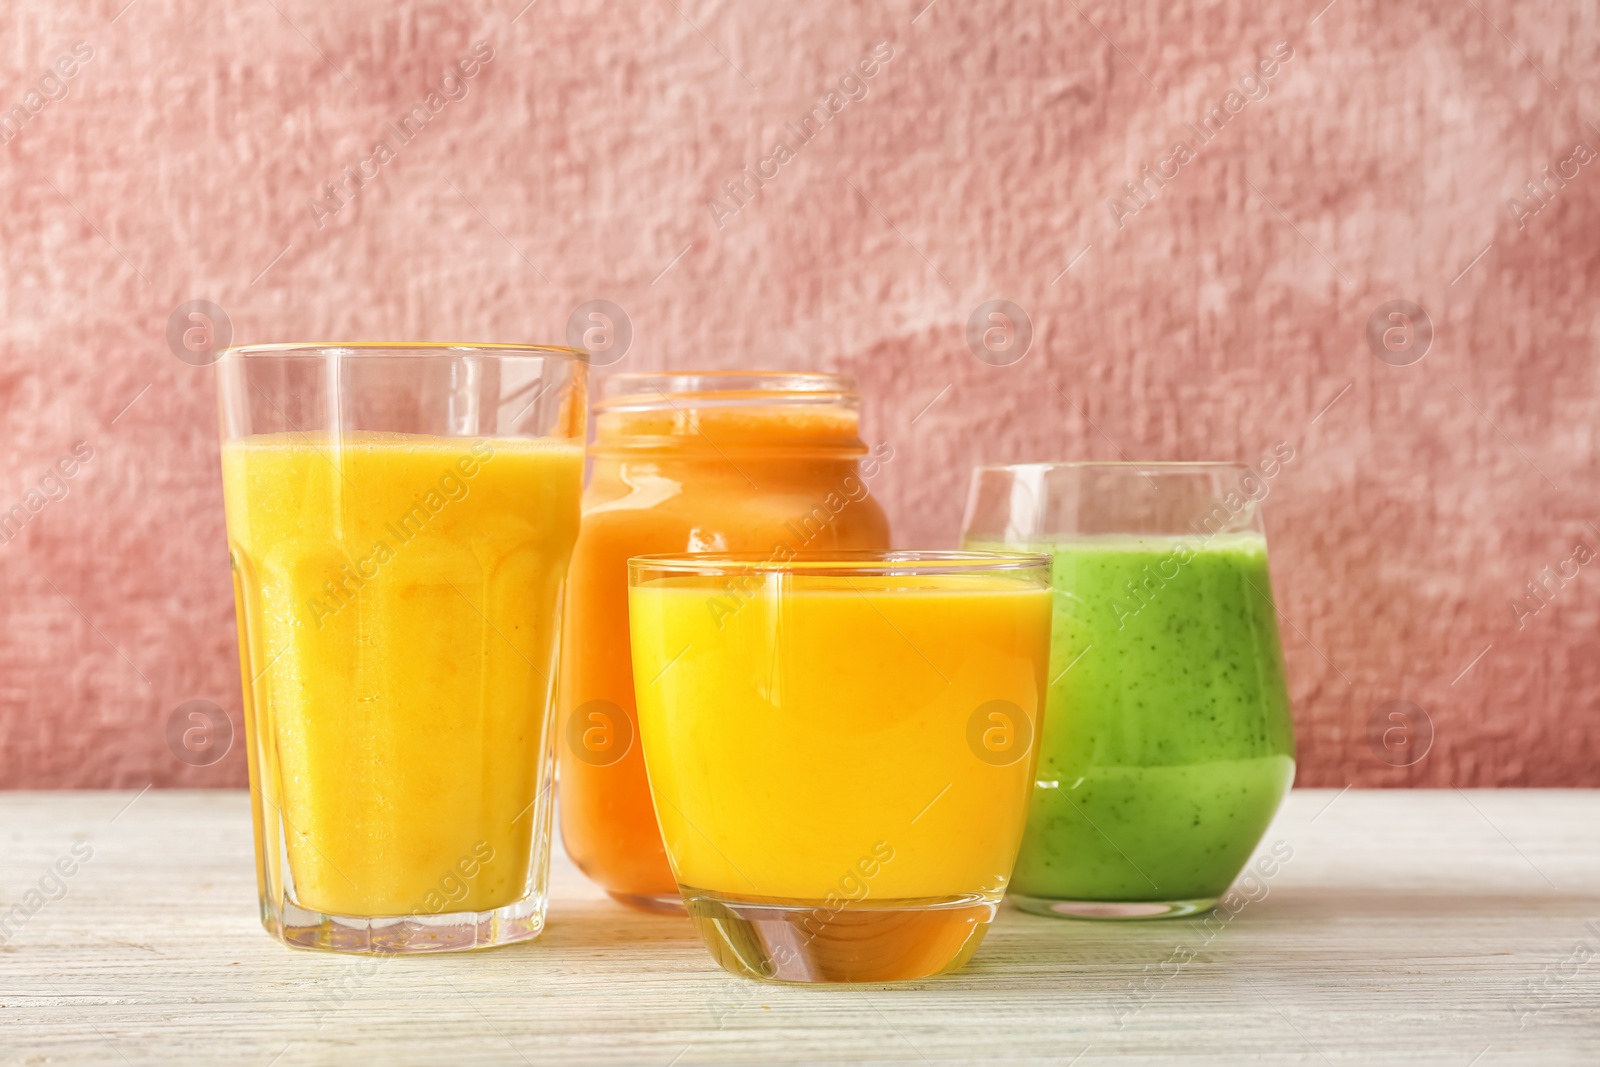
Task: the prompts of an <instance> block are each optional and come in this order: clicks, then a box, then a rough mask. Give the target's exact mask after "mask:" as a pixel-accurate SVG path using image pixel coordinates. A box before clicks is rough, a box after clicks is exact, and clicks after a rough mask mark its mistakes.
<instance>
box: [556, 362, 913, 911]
mask: <svg viewBox="0 0 1600 1067" xmlns="http://www.w3.org/2000/svg"><path fill="white" fill-rule="evenodd" d="M595 416H596V418H595V427H596V438H595V442H594V445H593V446H592V448H591V455H592V457H593V459H594V468H593V474H592V477H591V480H590V483H589V487H588V489H587V490H586V491H585V492H584V496H583V521H582V525H581V527H580V529H579V532H578V543H577V546H576V548H575V549H574V550H573V556H572V566H571V569H570V571H569V577H568V589H567V594H566V609H565V616H564V620H563V630H562V640H561V670H560V672H559V682H558V684H559V696H558V700H557V715H558V716H559V721H558V730H559V733H558V735H557V736H558V739H557V744H556V748H557V752H558V758H559V761H560V768H561V785H560V789H561V802H560V811H561V836H562V839H563V841H564V842H565V844H566V848H567V852H568V854H569V855H571V857H572V859H573V861H574V862H575V863H577V865H578V867H579V868H580V869H581V870H582V871H583V872H584V873H585V874H587V875H588V876H589V877H590V878H592V879H593V880H594V881H596V882H598V883H599V884H600V885H601V886H602V887H603V888H604V889H605V890H606V891H607V892H608V893H610V894H611V895H612V896H613V897H615V898H616V899H617V900H619V901H622V902H623V903H625V904H630V905H632V906H635V907H640V908H646V909H650V910H669V911H677V912H681V911H682V910H683V905H682V902H681V898H680V897H679V895H678V886H677V882H676V881H675V880H674V879H673V876H672V870H671V868H670V867H669V866H668V865H667V857H666V852H665V850H664V849H663V848H662V844H661V832H660V829H659V828H658V826H657V823H656V813H655V807H654V804H653V802H652V800H651V796H650V786H649V782H648V781H647V779H646V777H645V768H644V757H643V754H642V752H641V750H640V745H639V739H638V737H639V729H638V715H637V711H636V709H635V704H634V678H633V663H632V654H631V649H630V645H629V639H628V558H629V557H630V556H637V555H642V554H645V553H660V552H764V553H771V554H772V555H774V556H775V557H777V558H780V559H781V558H787V556H788V555H793V554H797V553H800V552H819V551H833V550H857V549H859V550H881V549H887V548H888V547H889V523H888V520H887V519H886V518H885V516H884V513H883V509H882V508H880V507H879V506H878V503H877V501H876V500H874V499H873V497H872V495H871V492H870V490H869V483H870V481H871V480H872V478H873V477H875V476H876V475H877V474H878V472H879V470H880V468H881V466H882V465H883V463H885V462H887V461H888V460H890V459H892V458H893V455H894V452H893V449H891V448H889V446H888V445H887V444H881V445H879V446H878V447H877V448H875V449H871V450H869V449H868V448H867V446H866V445H865V444H864V443H863V442H862V440H861V436H860V427H859V398H858V396H857V394H856V391H855V384H854V382H853V381H852V380H851V379H849V378H846V377H843V376H839V375H832V374H784V373H730V374H721V373H718V374H619V375H613V376H612V377H611V378H609V379H608V380H607V381H606V382H605V384H604V385H603V386H602V389H601V399H600V400H599V401H598V402H597V403H596V404H595ZM729 586H730V588H729V589H728V590H727V594H726V596H725V597H722V598H708V600H707V604H706V611H707V612H708V618H713V619H714V618H716V617H720V615H719V613H720V614H721V615H725V614H728V613H731V612H733V611H735V610H737V609H738V608H739V607H740V606H741V603H742V599H743V597H744V596H745V595H746V594H745V593H744V591H743V590H742V589H740V588H739V587H738V586H737V585H735V584H734V583H732V582H730V583H729ZM642 681H643V682H645V683H648V682H649V681H650V679H648V678H647V679H643V680H642Z"/></svg>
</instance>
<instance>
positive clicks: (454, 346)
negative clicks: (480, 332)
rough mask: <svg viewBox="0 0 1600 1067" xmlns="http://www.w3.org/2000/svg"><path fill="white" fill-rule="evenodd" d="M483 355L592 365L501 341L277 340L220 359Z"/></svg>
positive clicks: (567, 354) (578, 353)
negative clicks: (525, 357)
mask: <svg viewBox="0 0 1600 1067" xmlns="http://www.w3.org/2000/svg"><path fill="white" fill-rule="evenodd" d="M473 352H482V353H486V354H490V355H496V356H528V357H539V358H550V359H570V360H574V361H576V362H580V363H588V362H589V359H590V357H589V353H588V352H586V351H584V350H583V349H581V348H567V347H565V346H563V345H536V344H515V343H507V342H501V341H485V342H478V341H275V342H271V343H269V344H259V345H233V346H231V347H228V348H224V349H222V350H221V351H220V352H219V353H218V354H217V358H218V360H222V359H252V358H259V357H267V356H277V357H279V358H283V357H295V356H303V357H308V358H322V357H326V356H330V355H347V356H356V357H362V356H365V357H369V358H370V357H374V356H401V357H420V356H439V355H446V354H461V353H473Z"/></svg>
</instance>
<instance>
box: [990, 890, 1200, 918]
mask: <svg viewBox="0 0 1600 1067" xmlns="http://www.w3.org/2000/svg"><path fill="white" fill-rule="evenodd" d="M1006 899H1008V900H1010V901H1011V903H1012V905H1013V906H1014V907H1016V908H1017V909H1018V910H1020V911H1026V912H1029V913H1031V914H1033V915H1049V916H1052V917H1053V918H1058V919H1102V920H1107V919H1109V920H1112V921H1118V920H1124V921H1125V920H1129V919H1133V920H1138V919H1181V918H1182V917H1183V916H1185V915H1198V914H1199V913H1201V912H1203V911H1210V910H1211V909H1212V908H1214V907H1216V906H1217V898H1216V897H1195V898H1194V899H1192V900H1053V899H1051V898H1049V897H1030V896H1024V895H1023V894H1021V893H1012V894H1011V895H1010V896H1009V897H1007V898H1006Z"/></svg>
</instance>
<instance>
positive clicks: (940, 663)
mask: <svg viewBox="0 0 1600 1067" xmlns="http://www.w3.org/2000/svg"><path fill="white" fill-rule="evenodd" d="M629 579H630V596H629V614H630V621H631V629H632V639H633V666H634V671H633V677H634V685H635V690H636V695H637V698H638V707H639V736H640V741H641V743H642V745H643V748H644V758H645V768H646V771H647V773H648V776H649V780H650V787H651V792H652V794H653V796H654V799H655V808H656V816H657V819H658V821H659V822H660V826H661V832H662V839H663V841H664V842H665V844H666V850H667V858H668V860H669V862H670V863H671V866H672V871H673V875H674V877H675V878H676V880H677V883H678V887H679V890H680V892H681V893H682V895H683V900H684V905H685V907H686V908H687V909H688V912H689V916H690V918H691V919H692V920H693V921H694V923H695V924H696V926H697V928H698V929H699V931H700V935H701V937H702V938H703V939H704V941H705V943H706V945H707V947H708V948H709V949H710V950H711V953H712V955H713V956H714V957H716V959H717V961H718V962H719V963H720V964H721V965H722V966H723V967H725V968H727V969H728V970H730V971H733V972H735V973H737V974H743V975H746V976H749V977H754V978H761V979H767V980H773V981H780V982H890V981H900V980H909V979H917V978H924V977H927V976H929V975H933V974H938V973H940V972H943V971H949V970H954V969H955V968H958V967H960V966H961V965H962V964H964V963H965V962H966V961H967V960H968V959H969V958H970V957H971V955H972V953H973V952H974V951H975V950H976V949H977V947H978V944H979V942H980V941H981V940H982V939H983V935H984V932H985V931H986V929H987V928H988V925H989V923H990V921H991V920H992V919H993V917H994V914H995V909H996V906H997V905H998V903H999V901H1000V899H1001V897H1002V895H1003V894H1004V893H1005V889H1006V883H1007V882H1008V880H1009V879H1010V876H1011V868H1012V865H1013V863H1014V861H1015V859H1016V852H1017V846H1018V843H1019V842H1020V841H1021V838H1022V827H1023V823H1024V821H1025V819H1026V816H1027V805H1028V796H1029V794H1030V792H1031V790H1032V787H1033V780H1034V761H1035V751H1036V748H1035V745H1034V744H1033V739H1034V737H1035V736H1036V734H1037V729H1036V727H1037V723H1038V716H1039V713H1040V711H1041V709H1042V708H1043V706H1044V692H1045V667H1046V663H1047V660H1048V658H1049V636H1050V592H1049V558H1048V557H1047V556H1039V555H1029V554H1023V553H963V552H860V553H853V552H844V553H836V554H835V553H830V554H828V555H826V556H809V555H795V554H793V553H791V552H789V551H788V550H784V549H781V548H780V550H779V551H777V552H775V553H774V554H773V555H772V556H770V557H769V556H761V555H727V554H699V555H697V554H686V555H673V556H642V557H641V556H636V557H634V558H633V559H632V560H630V561H629Z"/></svg>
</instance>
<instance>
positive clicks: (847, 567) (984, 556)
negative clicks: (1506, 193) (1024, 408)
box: [628, 549, 1051, 578]
mask: <svg viewBox="0 0 1600 1067" xmlns="http://www.w3.org/2000/svg"><path fill="white" fill-rule="evenodd" d="M1050 566H1051V557H1050V555H1049V554H1048V553H1043V552H1025V551H1020V550H1018V551H1011V550H1005V551H995V552H986V551H979V550H974V549H938V550H921V551H919V550H907V549H887V550H881V551H847V552H799V553H794V554H792V555H790V556H789V557H787V558H781V557H779V556H776V555H773V554H771V553H761V552H659V553H650V554H645V555H638V556H631V557H629V559H628V573H629V575H630V576H633V575H637V574H639V573H640V572H642V571H660V572H662V573H663V575H726V574H809V575H817V576H821V577H834V578H850V577H886V576H900V575H950V574H1004V573H1009V572H1016V571H1028V570H1045V571H1047V572H1048V570H1049V568H1050Z"/></svg>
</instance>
